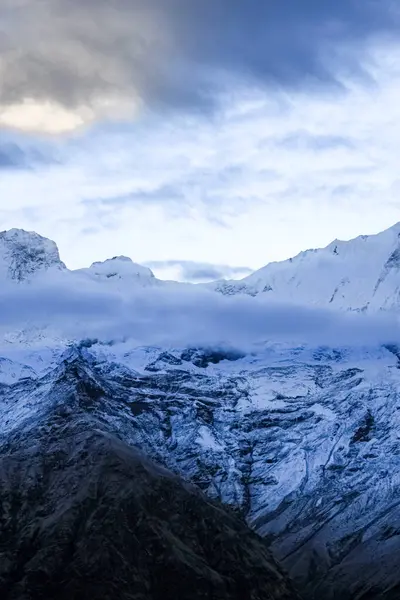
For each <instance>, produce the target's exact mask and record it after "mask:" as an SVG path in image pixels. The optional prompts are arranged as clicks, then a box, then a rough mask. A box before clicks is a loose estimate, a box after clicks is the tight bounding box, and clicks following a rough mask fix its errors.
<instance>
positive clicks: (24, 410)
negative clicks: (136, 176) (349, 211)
mask: <svg viewBox="0 0 400 600" xmlns="http://www.w3.org/2000/svg"><path fill="white" fill-rule="evenodd" d="M0 282H1V290H0V308H1V311H0V312H1V314H2V317H1V319H0V327H1V331H2V332H3V335H2V341H1V343H0V417H1V418H0V478H1V483H2V485H1V490H0V497H1V500H2V502H1V507H2V511H1V514H0V531H1V538H0V539H1V540H2V543H1V546H0V554H1V557H2V560H1V562H0V590H1V591H2V594H3V597H5V598H7V600H8V599H10V600H11V599H12V600H15V599H17V598H26V599H28V598H29V599H31V600H33V599H35V600H36V598H38V599H39V598H47V597H48V598H83V597H91V598H113V597H120V598H123V599H125V598H126V599H128V598H129V599H135V600H136V599H144V598H155V599H157V600H158V598H159V599H160V600H161V599H163V600H168V599H169V598H171V599H172V598H182V599H185V598H215V599H218V600H219V599H221V600H223V599H225V598H226V599H228V598H237V599H238V600H239V598H249V599H252V600H261V599H264V598H287V599H289V598H293V599H294V598H297V597H298V595H297V594H298V593H299V594H300V595H301V597H302V598H303V599H304V600H306V599H309V600H320V599H326V600H367V599H368V600H372V599H381V598H382V599H385V600H394V599H396V598H398V597H400V575H399V573H400V571H399V569H398V567H399V558H398V557H399V556H400V501H399V492H400V476H399V473H400V469H399V467H400V433H399V432H400V393H399V386H400V339H399V340H398V342H399V344H397V337H398V334H397V330H396V329H395V325H394V324H395V323H396V319H397V313H398V310H399V302H400V224H397V225H395V226H394V227H392V228H391V229H389V230H387V231H385V232H383V233H381V234H378V235H374V236H361V237H359V238H356V239H355V240H352V241H349V242H339V241H335V242H333V243H332V244H330V245H329V246H327V247H326V248H324V249H320V250H309V251H306V252H303V253H301V254H299V255H298V256H296V257H294V258H293V259H290V260H288V261H284V262H281V263H271V264H269V265H267V266H266V267H264V268H263V269H261V270H259V271H257V272H255V273H253V274H252V275H250V276H249V277H246V278H245V279H242V280H241V281H219V282H213V283H210V284H206V285H197V286H195V285H191V284H184V283H177V282H165V281H161V280H158V279H157V278H156V277H155V276H154V274H153V273H152V272H151V271H150V270H149V269H147V268H146V267H143V266H140V265H137V264H135V263H133V262H132V261H131V260H130V259H128V258H126V257H116V258H114V259H110V260H108V261H105V262H103V263H94V264H93V265H92V266H91V267H89V268H88V269H80V270H76V271H70V270H68V269H67V268H66V266H65V264H64V263H63V262H62V261H61V259H60V256H59V253H58V249H57V246H56V245H55V243H54V242H51V241H49V240H47V239H45V238H43V237H41V236H39V235H37V234H34V233H28V232H24V231H21V230H11V231H7V232H3V233H0ZM136 291H139V294H138V295H135V293H136ZM132 294H133V296H131V295H132ZM171 294H172V295H171ZM132 298H133V299H134V300H132ZM164 298H167V301H165V300H163V299H164ZM181 298H184V299H185V301H184V302H183V303H182V304H180V302H181ZM187 298H190V305H189V304H188V303H187ZM193 298H194V299H198V300H196V302H194V301H193ZM210 298H211V299H212V300H209V299H210ZM128 299H129V301H128ZM185 302H186V304H185ZM160 303H161V309H160V308H159V306H160ZM176 305H178V309H177V312H179V313H182V312H183V313H184V312H185V307H186V309H187V308H188V306H190V311H189V312H188V316H187V320H186V321H185V320H184V318H185V315H181V314H179V319H178V318H177V317H176V313H175V312H173V311H174V310H175V308H174V307H175V306H176ZM265 306H267V307H268V306H271V307H274V310H275V311H276V307H277V306H278V307H279V306H285V311H288V310H289V309H288V307H293V310H294V311H295V312H294V313H293V314H294V315H295V317H296V318H295V319H294V318H293V317H291V319H292V320H291V321H290V322H289V325H288V324H287V323H285V324H284V325H285V327H287V328H289V329H290V328H291V327H292V326H293V327H295V326H296V319H297V318H299V315H303V316H304V314H305V313H304V312H301V311H300V312H299V310H300V308H301V310H303V309H304V310H305V309H306V310H307V311H309V312H310V311H311V313H312V311H315V314H316V315H321V313H320V312H319V311H321V310H323V311H325V312H324V313H323V314H324V315H326V314H329V315H335V316H334V317H332V319H338V320H337V321H333V322H334V323H336V322H337V323H339V319H343V318H345V317H344V316H343V314H344V315H345V316H346V315H353V314H354V315H355V316H354V318H357V319H361V321H357V323H361V326H360V331H362V329H364V328H365V327H367V326H368V324H369V323H370V322H374V327H377V326H378V325H379V323H380V321H379V320H378V321H376V320H375V319H377V315H378V316H382V315H383V316H384V317H385V318H386V316H388V318H389V317H390V319H393V321H390V323H393V330H392V331H391V330H389V333H390V335H389V333H388V332H387V331H385V333H384V334H382V336H380V337H379V336H377V337H376V339H375V338H371V339H370V340H368V343H366V342H365V341H363V342H362V343H361V342H360V341H359V339H358V338H357V336H353V337H352V338H346V339H344V337H343V339H342V338H341V336H342V333H341V332H342V331H344V330H345V328H346V327H347V325H348V323H350V321H343V323H344V324H345V327H343V328H342V329H340V330H339V331H338V335H337V339H336V340H335V343H334V344H333V343H332V342H331V341H330V340H327V341H326V342H324V341H323V336H324V333H323V331H322V334H321V336H320V337H321V338H322V343H321V340H318V342H316V341H315V340H314V339H311V338H309V337H308V336H307V335H306V334H307V328H308V323H309V321H307V322H306V324H305V325H304V327H303V329H302V330H301V331H300V334H299V335H300V338H301V336H302V335H303V332H304V340H301V339H300V338H299V340H297V343H291V342H288V341H287V340H286V341H282V339H281V338H279V336H278V337H276V338H275V337H274V334H273V333H270V334H269V335H268V336H267V337H266V338H265V339H264V338H262V341H260V339H257V343H254V344H249V343H246V344H238V343H236V342H237V339H235V343H233V342H232V343H231V344H230V342H231V341H232V340H230V339H229V331H230V327H231V328H232V331H233V329H234V327H237V323H236V322H235V323H232V324H231V323H230V322H229V323H228V324H227V325H226V326H225V328H224V329H223V330H222V329H221V331H223V334H224V344H220V343H210V342H208V343H204V344H199V339H200V338H201V336H200V335H197V330H196V336H194V334H193V339H191V335H192V334H191V331H192V330H191V329H190V328H189V327H186V325H188V324H189V321H190V323H191V322H192V321H193V320H196V315H198V320H199V327H200V326H201V324H202V323H203V324H204V323H210V322H212V323H215V326H216V327H219V326H222V325H221V323H220V322H222V321H224V318H225V316H226V315H228V317H226V318H227V319H228V320H229V319H233V317H232V315H234V316H235V321H238V320H240V315H241V311H247V313H248V314H250V315H251V316H252V319H253V320H252V321H251V323H253V321H254V331H255V330H257V329H259V328H262V323H261V322H260V323H259V320H260V319H262V318H263V315H264V314H267V313H264V312H263V311H264V309H265V308H264V307H265ZM232 307H234V311H235V312H233V309H232ZM260 307H261V308H260ZM299 307H300V308H299ZM67 309H68V310H67ZM215 310H218V311H219V312H218V315H217V318H216V319H215V320H214V321H210V320H207V319H208V316H207V318H206V317H204V314H206V315H207V314H208V312H210V311H215ZM266 310H267V309H266ZM156 311H158V312H156ZM171 311H172V314H173V315H174V316H173V319H172V320H171V318H170V314H171ZM296 311H297V312H296ZM132 312H134V313H135V315H134V317H135V319H136V320H134V322H133V325H131V326H128V325H129V323H128V321H127V320H126V314H127V313H129V314H131V313H132ZM311 313H310V314H311ZM358 313H362V314H358ZM110 314H111V316H112V319H111V320H110V321H109V323H110V325H108V326H107V327H106V328H105V327H104V320H106V319H108V318H109V317H110ZM122 314H124V318H123V320H121V319H122V317H121V315H122ZM273 314H274V315H275V314H277V313H276V312H274V313H273ZM289 314H292V313H289V312H285V314H284V318H283V320H285V321H287V315H289ZM307 314H308V313H307ZM312 314H314V313H312ZM337 314H339V315H342V316H339V317H336V315H337ZM137 315H139V316H140V318H139V317H138V316H137ZM155 315H156V316H155ZM131 316H132V315H131ZM67 317H68V318H67ZM132 318H133V317H132ZM320 318H321V317H320V316H319V317H317V323H319V322H320V321H318V319H320ZM324 318H325V317H324ZM329 318H331V317H329ZM346 318H347V316H346ZM118 319H120V321H118ZM169 319H170V321H169V322H170V327H169V329H166V330H165V332H166V334H168V335H166V334H165V335H164V337H163V338H162V341H159V342H158V343H157V344H155V343H150V342H146V340H148V339H150V338H148V337H147V334H146V332H147V331H148V330H150V329H151V330H153V329H154V327H155V326H157V327H162V326H163V324H164V323H165V322H166V321H168V320H169ZM66 321H68V323H67V324H68V326H66ZM92 322H93V323H95V325H96V327H94V325H93V331H97V332H98V333H99V335H96V336H89V335H87V333H88V331H90V328H89V329H88V323H92ZM99 322H101V327H100V326H99ZM117 322H118V323H121V326H120V328H121V331H119V332H118V335H116V334H115V335H114V333H115V332H114V333H113V331H112V330H113V327H114V324H115V323H117ZM249 322H250V321H248V320H246V321H245V323H244V325H243V328H245V329H246V330H248V329H249V327H248V323H249ZM351 322H352V321H351ZM385 322H386V321H385ZM340 323H342V321H340ZM292 324H293V325H292ZM377 324H378V325H377ZM174 325H175V326H176V329H180V328H183V329H185V331H186V335H185V336H184V338H182V339H184V340H185V341H184V343H181V344H178V343H177V342H176V340H172V338H170V337H168V336H169V335H170V334H171V332H173V331H174ZM280 326H281V325H280ZM282 327H283V324H282ZM389 329H390V328H389ZM271 331H272V330H271ZM121 332H123V333H124V334H123V335H122V334H121ZM188 332H189V333H188ZM218 335H220V332H218ZM221 335H222V334H221ZM385 337H386V338H387V339H385ZM378 338H379V339H378ZM177 339H178V338H177ZM204 339H206V338H204ZM210 339H211V338H210ZM216 339H217V338H216ZM138 340H141V343H139V342H138ZM133 515H134V517H133ZM251 530H252V531H253V532H254V533H253V532H252V531H251ZM99 548H102V549H103V552H101V551H100V550H99ZM271 553H272V555H271ZM15 557H16V558H15ZM149 557H150V558H149ZM152 557H153V558H154V557H155V559H156V564H157V565H158V566H157V568H156V570H154V569H152V567H151V564H150V563H151V558H152ZM222 557H224V558H223V559H222ZM273 557H274V558H273ZM275 561H278V563H279V565H278V564H277V563H276V562H275ZM165 565H168V567H165ZM163 568H164V570H163ZM157 569H158V570H157ZM282 569H283V570H282ZM285 573H288V575H286V574H285ZM168 574H169V575H168ZM162 578H164V581H165V584H164V585H163V586H161V587H160V585H159V584H158V583H157V582H158V581H159V580H160V579H162ZM289 578H290V580H289ZM176 580H179V581H181V582H182V586H183V587H182V588H181V590H183V591H181V595H178V594H179V593H180V592H179V590H178V589H177V588H176V587H174V583H173V581H176ZM292 582H293V583H292ZM295 588H296V590H298V592H297V591H295ZM62 590H65V591H64V592H63V591H62ZM46 594H47V596H46ZM62 594H64V595H62Z"/></svg>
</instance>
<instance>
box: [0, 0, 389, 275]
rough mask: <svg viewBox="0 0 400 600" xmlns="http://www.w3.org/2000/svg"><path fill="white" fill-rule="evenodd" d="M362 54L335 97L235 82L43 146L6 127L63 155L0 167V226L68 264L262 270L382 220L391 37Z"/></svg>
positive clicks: (385, 215) (378, 227) (374, 227)
mask: <svg viewBox="0 0 400 600" xmlns="http://www.w3.org/2000/svg"><path fill="white" fill-rule="evenodd" d="M0 3H1V0H0ZM367 63H368V65H369V66H370V70H371V78H373V79H374V80H375V81H376V85H375V87H374V88H371V87H369V86H368V85H364V83H363V82H361V81H359V80H354V81H353V82H352V87H351V88H350V89H349V92H348V94H345V95H341V96H340V97H334V96H331V95H330V94H324V95H320V94H310V93H307V92H303V91H301V90H297V91H296V92H293V93H290V94H289V93H288V94H287V95H286V96H285V99H284V100H283V102H281V101H279V102H277V101H276V98H274V96H273V95H270V94H265V93H264V92H263V91H262V90H261V91H260V90H259V89H252V90H251V91H250V90H247V91H243V90H242V92H243V94H240V95H237V96H235V97H234V98H232V99H231V101H230V102H228V103H227V106H226V107H225V109H224V111H222V112H220V113H219V115H218V116H215V117H213V118H207V117H205V116H203V117H201V116H199V115H196V116H190V117H188V116H187V115H178V114H175V115H171V118H168V119H166V118H165V116H163V115H161V114H160V115H159V114H154V113H153V114H151V115H148V116H147V117H146V118H143V119H139V120H138V121H137V122H136V123H132V124H127V123H113V124H107V125H103V126H100V125H99V126H98V127H95V128H91V129H89V130H87V131H86V133H85V134H83V135H81V136H72V137H69V136H68V137H63V136H61V137H60V138H58V137H54V138H51V142H50V141H49V139H47V138H46V146H45V147H44V146H43V139H44V138H40V140H39V138H37V139H35V140H34V138H33V137H31V136H22V135H20V136H18V139H16V138H15V139H14V138H11V137H8V138H7V141H13V140H14V141H17V143H18V145H20V147H21V148H25V147H28V146H29V145H32V144H33V142H34V143H35V147H38V148H40V149H41V151H42V152H45V153H46V154H50V155H51V154H54V155H57V154H61V157H62V164H57V165H52V167H51V168H49V167H48V165H44V166H42V165H36V166H35V169H34V170H32V169H30V170H21V169H3V170H2V172H1V177H0V198H1V199H2V201H1V202H0V220H1V223H2V225H1V227H2V229H8V228H11V227H22V228H25V229H28V230H32V229H35V230H36V231H38V232H39V233H41V234H42V235H45V236H47V237H51V238H53V239H55V240H56V241H57V243H58V244H59V245H60V251H61V254H62V256H63V260H65V261H66V263H67V264H68V265H69V266H70V267H72V268H79V267H84V266H87V265H88V264H91V263H92V262H94V261H96V260H104V259H106V258H109V257H110V256H115V255H125V256H131V257H132V259H133V260H134V261H135V262H138V263H145V262H148V261H152V260H168V259H173V258H176V257H182V258H184V259H185V260H187V261H195V262H203V263H209V264H221V265H250V266H252V267H254V268H258V267H262V266H264V265H265V264H266V263H268V262H270V261H274V260H282V259H285V258H289V257H290V256H294V255H295V254H297V253H298V252H300V251H301V250H304V249H306V248H310V247H313V248H317V247H321V246H325V245H327V244H328V243H329V242H331V241H332V240H333V239H335V238H340V239H350V238H352V237H356V236H357V235H359V234H368V233H377V232H379V231H382V230H383V229H385V228H387V227H389V226H390V225H392V224H393V223H395V222H396V221H398V220H399V192H400V183H399V174H398V160H397V154H398V152H397V150H398V147H399V144H400V129H399V126H398V124H399V122H400V103H399V102H398V98H399V94H400V84H399V82H400V45H399V44H392V43H389V42H387V43H382V42H379V43H378V44H377V45H376V46H375V47H374V48H373V51H371V53H370V54H369V56H368V60H367ZM299 132H300V133H301V136H300V137H301V139H300V140H299ZM282 139H283V140H294V141H295V142H296V143H292V144H286V146H285V145H282V144H280V143H279V142H280V140H282ZM332 140H333V141H334V143H332ZM344 140H349V141H350V145H348V144H346V143H342V142H344ZM39 141H40V144H39ZM2 142H3V132H2ZM297 142H298V144H297ZM300 142H301V143H300ZM321 142H322V144H321ZM318 145H319V146H321V145H322V146H323V148H322V150H321V149H316V148H318ZM167 192H168V193H167ZM174 198H176V200H174ZM33 216H34V219H33ZM316 222H318V227H316V226H315V223H316ZM170 276H171V275H168V277H170Z"/></svg>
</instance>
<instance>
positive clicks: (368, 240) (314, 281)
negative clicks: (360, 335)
mask: <svg viewBox="0 0 400 600" xmlns="http://www.w3.org/2000/svg"><path fill="white" fill-rule="evenodd" d="M208 286H209V287H210V288H211V289H215V290H217V291H219V292H221V293H223V294H227V295H235V294H249V295H251V296H257V295H264V296H265V297H267V298H268V299H271V300H274V301H277V302H284V303H288V302H292V303H295V304H307V305H314V306H315V305H316V306H331V307H332V308H338V309H341V310H357V311H367V310H370V311H377V310H393V309H394V310H398V309H399V308H400V223H397V224H396V225H394V226H393V227H391V228H390V229H388V230H386V231H383V232H382V233H379V234H377V235H370V236H368V235H362V236H360V237H358V238H356V239H354V240H351V241H349V242H341V241H339V240H335V241H333V242H332V243H331V244H329V246H327V247H326V248H322V249H319V250H306V251H305V252H301V253H300V254H298V255H297V256H295V257H294V258H291V259H289V260H286V261H283V262H276V263H270V264H268V265H267V266H265V267H263V268H262V269H260V270H258V271H256V272H255V273H252V274H251V275H249V276H248V277H245V278H244V279H242V280H241V281H220V282H216V283H213V284H208Z"/></svg>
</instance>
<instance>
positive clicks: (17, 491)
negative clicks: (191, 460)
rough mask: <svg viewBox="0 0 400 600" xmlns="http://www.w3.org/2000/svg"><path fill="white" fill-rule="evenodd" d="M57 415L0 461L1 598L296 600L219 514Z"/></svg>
mask: <svg viewBox="0 0 400 600" xmlns="http://www.w3.org/2000/svg"><path fill="white" fill-rule="evenodd" d="M100 427H101V423H98V422H96V420H95V419H94V418H90V417H87V416H86V417H85V415H84V413H83V412H80V411H77V412H76V413H75V414H73V413H71V412H68V410H67V409H65V408H64V409H63V408H62V407H58V408H57V409H54V410H53V411H50V412H48V413H47V415H46V418H45V419H43V420H42V421H41V422H39V423H37V424H36V425H35V427H34V428H33V429H31V430H30V429H29V428H23V429H22V430H21V429H20V430H18V431H14V432H13V435H12V436H10V437H9V438H8V443H7V445H6V447H4V446H3V449H2V454H1V458H0V507H1V510H0V596H1V598H2V599H4V600H28V599H29V600H39V599H40V600H46V599H48V600H71V599H75V600H78V599H79V600H83V599H88V598H90V599H91V600H115V599H116V598H118V600H150V599H151V600H176V599H177V598H179V599H181V600H186V599H187V600H189V599H190V600H196V599H203V598H204V599H210V598H212V599H215V600H243V599H248V600H266V599H270V600H296V599H297V598H298V596H297V594H296V593H295V592H294V591H293V589H292V586H291V585H290V584H289V583H288V580H287V578H286V577H285V576H284V575H283V574H282V572H281V570H280V568H279V567H278V566H277V565H276V564H275V562H274V560H273V559H272V557H271V555H270V553H269V551H268V549H267V547H266V545H265V543H264V542H263V540H262V539H261V538H259V537H258V536H257V535H256V534H255V533H253V532H251V531H250V530H249V529H248V527H247V526H246V524H245V523H244V522H243V521H241V520H240V519H239V518H238V517H237V516H235V515H234V514H233V513H232V514H231V513H230V512H229V511H228V512H227V511H226V510H225V509H224V508H223V507H222V506H221V505H219V504H217V503H213V502H211V501H210V500H207V499H206V497H205V496H204V495H202V494H201V493H200V492H199V491H198V490H197V489H196V488H194V487H193V486H191V485H189V484H187V483H184V482H183V481H182V480H180V479H179V478H178V477H176V476H174V475H172V474H171V473H170V472H168V471H166V470H164V469H162V468H161V467H158V466H156V465H155V464H154V463H151V462H150V461H149V460H148V459H147V458H146V457H144V456H143V455H142V454H140V453H139V452H138V451H137V450H136V449H134V448H132V447H129V446H128V445H126V444H125V443H123V442H121V441H120V440H118V439H117V438H115V437H113V436H112V435H109V434H108V433H107V432H105V431H104V427H103V431H101V430H100Z"/></svg>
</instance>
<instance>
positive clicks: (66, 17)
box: [0, 0, 399, 133]
mask: <svg viewBox="0 0 400 600" xmlns="http://www.w3.org/2000/svg"><path fill="white" fill-rule="evenodd" d="M398 25H399V19H398V14H397V12H395V11H394V9H393V4H392V3H391V2H389V0H382V1H381V2H379V3H378V2H375V1H373V0H365V1H363V2H360V1H358V0H337V1H336V2H329V3H328V2H317V1H316V0H305V1H303V2H301V3H299V2H298V0H286V1H285V2H260V1H258V0H250V1H249V2H243V1H242V0H193V1H190V2H188V1H187V0H114V1H113V2H112V3H111V2H108V1H107V0H96V1H94V0H88V1H86V2H82V1H81V0H51V2H50V1H46V0H20V1H18V0H2V2H1V5H0V39H1V42H0V44H1V45H0V79H1V82H2V86H1V92H0V125H1V124H3V125H5V126H13V127H16V128H21V129H25V130H34V129H38V130H43V131H49V132H52V133H56V132H58V131H66V130H72V129H74V128H76V127H79V126H80V125H83V124H85V123H88V122H90V121H92V120H94V119H98V118H103V117H107V116H109V115H114V116H115V115H117V116H118V117H120V116H121V115H124V114H126V115H128V114H132V113H134V112H135V111H137V110H139V109H140V107H141V106H143V105H144V106H150V107H152V108H160V107H172V108H174V109H181V108H191V109H195V110H197V111H200V112H204V111H208V110H209V109H210V108H211V107H213V106H215V104H216V102H217V101H218V97H219V96H220V95H221V94H224V93H227V94H228V95H231V93H232V88H234V87H235V85H236V83H235V82H237V80H242V81H243V80H246V81H247V82H248V83H250V84H251V82H253V84H256V85H261V86H263V85H267V86H270V87H271V86H272V87H274V88H276V89H281V88H285V89H294V88H298V87H300V88H302V87H306V88H307V87H311V88H313V87H315V85H319V84H322V85H326V86H329V87H332V88H335V87H336V88H340V87H341V86H342V84H343V82H342V76H343V74H345V73H349V72H351V73H352V74H353V75H358V76H365V72H364V70H363V64H362V53H363V49H364V46H365V44H368V43H369V41H370V40H371V38H375V37H376V36H379V35H388V34H390V33H394V32H397V31H398Z"/></svg>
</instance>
